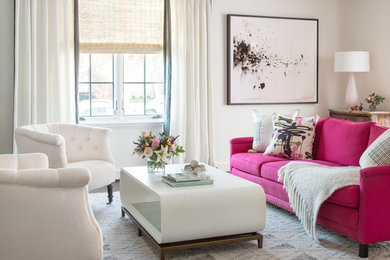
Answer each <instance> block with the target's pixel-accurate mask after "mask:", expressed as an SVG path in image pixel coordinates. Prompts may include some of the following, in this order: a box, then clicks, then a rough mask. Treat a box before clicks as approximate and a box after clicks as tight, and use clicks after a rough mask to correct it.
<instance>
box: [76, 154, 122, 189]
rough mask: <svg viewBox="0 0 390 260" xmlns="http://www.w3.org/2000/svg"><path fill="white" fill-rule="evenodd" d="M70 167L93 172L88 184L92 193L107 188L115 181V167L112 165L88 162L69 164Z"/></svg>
mask: <svg viewBox="0 0 390 260" xmlns="http://www.w3.org/2000/svg"><path fill="white" fill-rule="evenodd" d="M69 167H73V168H81V167H84V168H87V169H88V170H90V172H91V182H90V183H89V184H88V190H89V191H92V190H95V189H98V188H100V187H103V186H106V185H107V184H110V183H112V182H114V181H115V166H114V164H112V163H109V162H106V161H101V160H88V161H80V162H74V163H69Z"/></svg>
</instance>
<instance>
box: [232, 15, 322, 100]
mask: <svg viewBox="0 0 390 260" xmlns="http://www.w3.org/2000/svg"><path fill="white" fill-rule="evenodd" d="M318 24H319V20H318V19H314V18H291V17H274V16H254V15H237V14H228V15H227V104H228V105H250V104H252V105H253V104H314V103H318Z"/></svg>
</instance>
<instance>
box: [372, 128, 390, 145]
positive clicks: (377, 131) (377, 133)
mask: <svg viewBox="0 0 390 260" xmlns="http://www.w3.org/2000/svg"><path fill="white" fill-rule="evenodd" d="M387 129H388V128H387V127H384V126H380V125H376V124H375V125H372V126H371V131H370V138H369V139H368V146H369V145H370V144H372V142H374V141H375V140H376V139H377V138H378V137H379V136H380V135H381V134H383V132H385V131H386V130H387Z"/></svg>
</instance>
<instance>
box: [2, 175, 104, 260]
mask: <svg viewBox="0 0 390 260" xmlns="http://www.w3.org/2000/svg"><path fill="white" fill-rule="evenodd" d="M89 179H90V172H89V171H88V170H87V169H84V168H79V169H75V168H67V169H28V170H10V169H8V170H7V169H0V209H1V210H0V220H1V221H0V252H1V253H0V255H1V257H0V258H1V259H102V235H101V230H100V227H99V224H98V223H97V222H96V219H95V217H94V215H93V212H92V210H91V207H90V205H89V201H88V187H87V184H88V182H89ZM26 212H27V214H28V216H27V217H26V214H25V213H26Z"/></svg>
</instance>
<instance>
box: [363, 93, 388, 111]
mask: <svg viewBox="0 0 390 260" xmlns="http://www.w3.org/2000/svg"><path fill="white" fill-rule="evenodd" d="M384 100H385V98H384V97H382V96H380V95H378V94H375V92H374V93H371V94H370V95H369V96H368V98H366V102H367V103H368V110H370V111H375V110H376V106H377V105H379V104H380V103H382V102H383V101H384Z"/></svg>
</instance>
